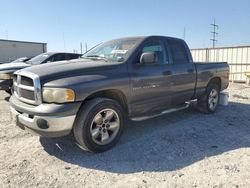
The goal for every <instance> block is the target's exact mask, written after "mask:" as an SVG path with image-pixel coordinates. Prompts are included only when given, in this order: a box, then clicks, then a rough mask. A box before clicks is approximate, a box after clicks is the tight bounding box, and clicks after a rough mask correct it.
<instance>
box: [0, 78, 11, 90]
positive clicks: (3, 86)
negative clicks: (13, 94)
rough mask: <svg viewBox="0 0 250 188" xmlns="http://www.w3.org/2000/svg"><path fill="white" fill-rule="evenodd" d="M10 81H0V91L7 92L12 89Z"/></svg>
mask: <svg viewBox="0 0 250 188" xmlns="http://www.w3.org/2000/svg"><path fill="white" fill-rule="evenodd" d="M12 82H13V81H12V80H0V90H5V91H9V90H10V89H11V87H12Z"/></svg>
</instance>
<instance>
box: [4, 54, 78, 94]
mask: <svg viewBox="0 0 250 188" xmlns="http://www.w3.org/2000/svg"><path fill="white" fill-rule="evenodd" d="M80 56H81V54H75V53H61V52H60V53H59V52H50V53H43V54H40V55H38V56H35V57H33V58H31V59H29V60H28V59H27V58H26V59H25V60H24V58H22V59H18V60H16V61H13V62H11V63H6V64H3V65H0V90H5V91H6V92H8V93H11V88H12V83H13V82H12V77H13V73H14V72H15V71H17V70H20V69H23V68H27V67H30V66H33V65H40V64H44V63H49V62H55V61H62V60H70V59H76V58H79V57H80ZM22 60H24V61H22Z"/></svg>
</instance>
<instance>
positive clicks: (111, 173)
mask: <svg viewBox="0 0 250 188" xmlns="http://www.w3.org/2000/svg"><path fill="white" fill-rule="evenodd" d="M228 90H229V92H230V99H229V105H228V106H226V107H225V106H220V107H219V109H218V111H217V112H216V113H215V114H213V115H204V114H200V113H198V112H196V111H195V110H194V109H187V110H183V111H180V112H176V113H172V114H168V115H165V116H162V117H159V118H155V119H151V120H148V121H143V122H139V123H136V122H128V123H127V127H126V129H125V132H124V134H123V136H122V139H121V141H120V142H119V144H118V145H117V146H116V147H115V148H113V149H112V150H110V151H108V152H105V153H101V154H91V153H86V152H84V151H81V150H80V149H78V147H77V146H76V145H75V143H74V140H73V138H72V137H70V136H67V137H64V138H57V139H48V138H40V137H37V136H31V135H30V134H29V133H27V132H26V131H22V130H21V129H19V128H17V127H16V126H15V123H14V121H13V120H12V118H11V114H10V110H9V104H8V102H7V101H8V95H7V94H5V93H4V92H0V187H111V186H112V187H171V188H173V187H226V188H228V187H250V87H246V86H245V85H244V84H230V87H229V89H228Z"/></svg>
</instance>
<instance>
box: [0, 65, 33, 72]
mask: <svg viewBox="0 0 250 188" xmlns="http://www.w3.org/2000/svg"><path fill="white" fill-rule="evenodd" d="M29 66H30V65H29V64H26V63H5V64H1V65H0V72H8V71H10V72H15V71H17V70H20V69H23V68H26V67H29Z"/></svg>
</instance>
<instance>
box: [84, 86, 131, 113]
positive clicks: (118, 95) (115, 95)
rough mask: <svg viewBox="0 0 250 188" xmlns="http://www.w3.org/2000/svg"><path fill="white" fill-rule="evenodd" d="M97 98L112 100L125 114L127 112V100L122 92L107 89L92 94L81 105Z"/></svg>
mask: <svg viewBox="0 0 250 188" xmlns="http://www.w3.org/2000/svg"><path fill="white" fill-rule="evenodd" d="M98 97H103V98H108V99H113V100H115V101H117V102H118V103H119V104H120V105H121V106H122V108H123V110H124V111H125V112H126V113H128V112H129V109H128V103H127V98H126V96H125V94H124V93H123V92H122V91H120V90H117V89H107V90H101V91H97V92H94V93H92V94H90V95H89V96H87V97H86V98H85V99H84V101H83V104H84V103H86V102H87V101H89V100H91V99H94V98H98Z"/></svg>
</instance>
